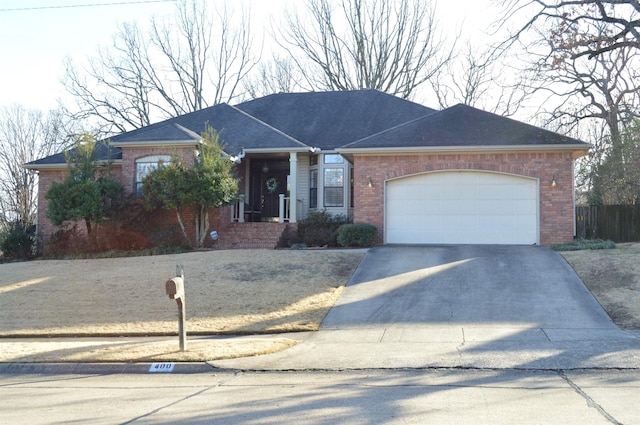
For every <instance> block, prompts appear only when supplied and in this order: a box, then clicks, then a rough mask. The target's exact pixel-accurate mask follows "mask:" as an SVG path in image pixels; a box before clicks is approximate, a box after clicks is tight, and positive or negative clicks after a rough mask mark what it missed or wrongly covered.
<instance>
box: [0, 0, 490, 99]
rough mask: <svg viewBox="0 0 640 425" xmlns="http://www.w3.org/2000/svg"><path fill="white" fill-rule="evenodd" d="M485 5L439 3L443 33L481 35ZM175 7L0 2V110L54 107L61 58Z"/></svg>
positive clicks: (100, 1)
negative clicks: (459, 31)
mask: <svg viewBox="0 0 640 425" xmlns="http://www.w3.org/2000/svg"><path fill="white" fill-rule="evenodd" d="M216 1H233V2H238V1H244V2H246V3H250V4H251V13H252V17H253V19H254V20H255V21H256V22H258V23H259V22H268V21H269V20H271V19H273V17H272V15H273V16H276V17H277V16H281V15H282V13H283V11H284V10H286V9H287V8H288V9H290V8H291V7H292V4H294V3H295V2H297V3H301V0H216ZM105 4H108V5H105ZM488 4H489V0H455V1H451V0H440V1H439V2H438V12H439V13H438V17H439V20H440V23H441V26H442V29H445V30H447V32H451V33H452V34H453V33H455V29H456V28H464V30H465V31H466V32H467V33H469V32H476V33H477V32H479V31H482V30H483V29H484V28H485V27H486V26H487V25H488V24H489V23H490V22H491V20H492V18H493V14H492V13H491V11H490V9H489V6H488ZM69 6H71V7H69ZM174 8H175V4H174V2H173V1H170V0H169V1H166V0H155V1H150V0H0V64H1V65H0V107H3V106H8V105H10V104H12V103H20V104H22V105H24V106H26V107H29V108H38V109H43V110H46V109H49V108H54V107H55V106H56V99H58V98H61V97H63V96H65V92H64V88H63V87H62V84H61V83H60V79H61V77H62V75H63V60H64V58H65V57H67V56H69V57H71V58H72V59H73V60H74V61H75V62H80V61H82V60H83V59H85V58H86V57H87V56H91V55H94V54H95V52H96V50H97V48H98V46H109V45H110V44H111V40H112V36H113V34H114V33H115V32H117V30H118V24H120V23H122V22H131V21H137V22H138V23H139V24H140V25H146V23H147V22H148V21H149V18H150V17H151V16H152V15H154V14H155V15H158V16H162V15H166V14H169V13H171V12H172V11H173V10H174ZM15 9H22V10H15ZM263 59H268V58H264V57H263ZM421 100H422V101H423V99H421ZM427 103H429V102H427ZM433 103H434V105H432V106H436V105H435V102H433Z"/></svg>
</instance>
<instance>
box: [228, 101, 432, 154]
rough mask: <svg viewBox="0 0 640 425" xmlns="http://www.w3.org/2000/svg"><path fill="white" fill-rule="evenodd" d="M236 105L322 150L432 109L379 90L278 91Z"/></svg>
mask: <svg viewBox="0 0 640 425" xmlns="http://www.w3.org/2000/svg"><path fill="white" fill-rule="evenodd" d="M237 107H238V108H239V109H241V110H243V111H245V112H246V113H248V114H250V115H252V116H254V117H256V118H258V119H259V120H261V121H264V122H265V123H268V124H270V125H271V126H273V127H275V128H278V129H280V130H282V131H283V132H284V133H287V134H288V135H290V136H292V137H294V138H295V139H297V140H299V141H301V142H302V143H304V144H306V145H308V146H310V147H319V148H321V149H323V150H331V149H335V148H337V147H340V146H342V145H344V144H346V143H350V142H352V141H354V140H358V139H361V138H363V137H366V136H370V135H372V134H375V133H378V132H380V131H383V130H386V129H388V128H390V127H395V126H397V125H399V124H402V123H405V122H407V121H409V120H413V119H415V118H418V117H421V116H424V115H426V114H429V113H433V112H436V111H435V110H434V109H431V108H427V107H426V106H422V105H419V104H417V103H414V102H410V101H408V100H406V99H401V98H399V97H396V96H392V95H389V94H387V93H383V92H380V91H377V90H353V91H332V92H311V93H279V94H273V95H270V96H265V97H262V98H259V99H255V100H251V101H248V102H244V103H241V104H239V105H237Z"/></svg>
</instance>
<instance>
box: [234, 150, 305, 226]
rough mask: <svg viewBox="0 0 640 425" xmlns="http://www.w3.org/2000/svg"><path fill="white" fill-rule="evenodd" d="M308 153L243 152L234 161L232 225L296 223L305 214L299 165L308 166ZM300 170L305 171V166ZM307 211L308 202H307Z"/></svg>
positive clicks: (303, 187)
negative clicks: (236, 182) (235, 191)
mask: <svg viewBox="0 0 640 425" xmlns="http://www.w3.org/2000/svg"><path fill="white" fill-rule="evenodd" d="M309 155H310V152H309V150H308V149H305V150H304V151H282V152H260V151H258V152H256V151H255V150H254V151H250V150H246V151H244V150H243V152H242V153H241V154H240V155H239V156H238V157H237V159H236V162H238V166H237V169H236V170H237V173H238V177H239V179H240V183H239V193H238V196H237V199H236V201H235V203H234V205H233V206H232V216H231V221H233V222H238V223H245V222H271V223H296V222H297V221H298V220H299V219H300V218H302V216H303V215H304V214H305V210H304V208H305V199H307V198H308V196H306V194H305V193H303V192H302V190H304V189H305V184H304V182H303V181H301V180H302V179H303V178H307V175H306V173H302V172H301V170H300V168H301V166H300V163H301V162H302V163H308V162H309V159H308V158H309ZM302 168H305V167H304V165H303V166H302ZM306 205H307V208H308V201H307V202H306Z"/></svg>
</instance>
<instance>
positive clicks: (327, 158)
mask: <svg viewBox="0 0 640 425" xmlns="http://www.w3.org/2000/svg"><path fill="white" fill-rule="evenodd" d="M324 163H325V164H344V158H343V157H342V155H338V154H326V155H324Z"/></svg>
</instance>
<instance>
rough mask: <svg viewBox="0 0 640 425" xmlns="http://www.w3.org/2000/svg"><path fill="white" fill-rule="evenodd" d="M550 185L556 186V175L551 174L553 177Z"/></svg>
mask: <svg viewBox="0 0 640 425" xmlns="http://www.w3.org/2000/svg"><path fill="white" fill-rule="evenodd" d="M551 187H556V176H553V179H552V180H551Z"/></svg>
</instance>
